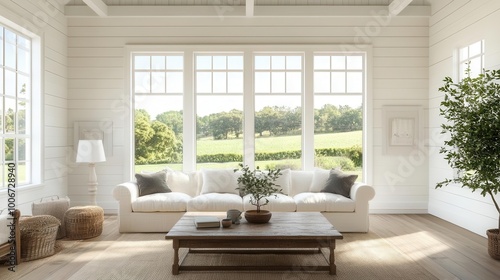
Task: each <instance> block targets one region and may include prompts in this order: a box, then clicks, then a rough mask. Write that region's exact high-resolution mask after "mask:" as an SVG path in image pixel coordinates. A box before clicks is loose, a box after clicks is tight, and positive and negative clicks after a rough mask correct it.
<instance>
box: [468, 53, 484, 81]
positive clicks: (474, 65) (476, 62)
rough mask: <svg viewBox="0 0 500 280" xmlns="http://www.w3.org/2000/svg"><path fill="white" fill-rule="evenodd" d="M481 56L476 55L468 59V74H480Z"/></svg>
mask: <svg viewBox="0 0 500 280" xmlns="http://www.w3.org/2000/svg"><path fill="white" fill-rule="evenodd" d="M481 59H482V58H481V57H480V56H479V57H476V58H474V59H472V60H471V61H470V76H471V77H472V78H475V77H477V76H478V75H479V74H481V72H482V69H481V66H482V65H481Z"/></svg>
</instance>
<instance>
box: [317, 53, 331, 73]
mask: <svg viewBox="0 0 500 280" xmlns="http://www.w3.org/2000/svg"><path fill="white" fill-rule="evenodd" d="M314 69H315V70H330V57H329V56H314Z"/></svg>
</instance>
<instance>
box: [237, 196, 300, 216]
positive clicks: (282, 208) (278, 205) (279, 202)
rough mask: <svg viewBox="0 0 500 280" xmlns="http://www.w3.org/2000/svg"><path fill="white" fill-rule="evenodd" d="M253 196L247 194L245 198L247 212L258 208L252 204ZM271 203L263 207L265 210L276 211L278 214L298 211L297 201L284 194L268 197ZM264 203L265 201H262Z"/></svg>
mask: <svg viewBox="0 0 500 280" xmlns="http://www.w3.org/2000/svg"><path fill="white" fill-rule="evenodd" d="M251 197H252V195H251V194H247V195H245V196H244V197H243V209H244V210H245V211H246V210H255V209H257V207H256V206H254V205H252V204H250V198H251ZM267 199H268V200H269V203H268V204H267V205H265V206H263V207H262V209H264V210H269V211H276V212H295V210H297V206H296V204H295V200H294V199H293V198H292V197H290V196H288V195H284V194H276V196H274V195H271V196H269V197H267ZM262 201H263V202H265V200H263V199H262Z"/></svg>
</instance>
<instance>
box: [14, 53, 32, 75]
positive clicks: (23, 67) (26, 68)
mask: <svg viewBox="0 0 500 280" xmlns="http://www.w3.org/2000/svg"><path fill="white" fill-rule="evenodd" d="M17 69H18V70H19V71H21V72H23V73H27V74H29V73H30V57H29V52H28V51H25V50H23V49H17Z"/></svg>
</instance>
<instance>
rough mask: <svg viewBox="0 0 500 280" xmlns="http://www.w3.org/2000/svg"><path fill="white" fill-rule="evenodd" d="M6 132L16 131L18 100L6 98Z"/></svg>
mask: <svg viewBox="0 0 500 280" xmlns="http://www.w3.org/2000/svg"><path fill="white" fill-rule="evenodd" d="M4 100H5V104H4V105H5V133H14V132H15V123H16V118H15V117H16V100H15V99H13V98H5V99H4Z"/></svg>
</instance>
